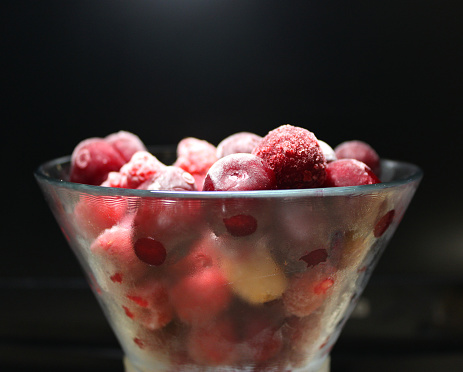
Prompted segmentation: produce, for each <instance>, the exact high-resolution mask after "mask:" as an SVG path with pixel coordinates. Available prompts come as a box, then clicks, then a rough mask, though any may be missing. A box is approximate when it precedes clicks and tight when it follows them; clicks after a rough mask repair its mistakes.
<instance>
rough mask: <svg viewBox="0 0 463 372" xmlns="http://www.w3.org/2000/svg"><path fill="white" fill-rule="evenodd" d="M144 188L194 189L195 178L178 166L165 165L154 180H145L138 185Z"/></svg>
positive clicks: (195, 188)
mask: <svg viewBox="0 0 463 372" xmlns="http://www.w3.org/2000/svg"><path fill="white" fill-rule="evenodd" d="M139 188H140V189H146V190H173V191H196V190H197V187H196V183H195V178H194V177H193V176H192V175H191V174H190V173H188V172H186V171H184V170H183V169H182V168H180V167H174V166H168V167H165V168H164V169H163V170H162V171H161V172H160V173H159V176H157V177H156V178H155V179H154V181H153V180H150V181H147V182H145V183H144V184H143V185H141V186H140V187H139Z"/></svg>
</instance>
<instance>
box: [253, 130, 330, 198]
mask: <svg viewBox="0 0 463 372" xmlns="http://www.w3.org/2000/svg"><path fill="white" fill-rule="evenodd" d="M252 153H253V154H254V155H257V156H259V157H261V158H262V159H264V160H265V161H266V162H267V163H268V165H269V166H270V168H272V169H273V171H274V172H275V177H276V180H277V187H278V188H280V189H296V188H311V187H318V186H321V185H322V184H323V182H324V180H325V167H326V160H325V156H324V155H323V151H322V149H321V147H320V144H319V143H318V140H317V138H316V137H315V135H314V134H313V133H312V132H309V131H308V130H307V129H304V128H300V127H294V126H292V125H282V126H280V127H278V128H276V129H274V130H272V131H270V132H269V133H268V134H267V135H266V136H265V137H264V138H263V139H262V141H261V142H260V143H259V144H258V145H257V147H256V148H254V150H253V152H252Z"/></svg>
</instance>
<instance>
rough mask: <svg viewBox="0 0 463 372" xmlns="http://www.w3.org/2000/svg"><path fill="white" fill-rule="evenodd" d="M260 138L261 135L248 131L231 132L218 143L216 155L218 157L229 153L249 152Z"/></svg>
mask: <svg viewBox="0 0 463 372" xmlns="http://www.w3.org/2000/svg"><path fill="white" fill-rule="evenodd" d="M261 140H262V137H261V136H258V135H257V134H254V133H250V132H238V133H235V134H232V135H231V136H228V137H227V138H225V139H223V140H222V141H221V142H220V143H219V144H218V146H217V157H218V158H219V159H220V158H223V157H224V156H227V155H230V154H237V153H248V154H250V153H251V152H252V150H254V148H255V147H256V146H257V144H258V143H259V142H260V141H261Z"/></svg>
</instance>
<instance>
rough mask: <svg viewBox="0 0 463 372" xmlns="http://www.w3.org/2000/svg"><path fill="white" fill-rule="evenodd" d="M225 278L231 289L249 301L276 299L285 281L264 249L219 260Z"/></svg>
mask: <svg viewBox="0 0 463 372" xmlns="http://www.w3.org/2000/svg"><path fill="white" fill-rule="evenodd" d="M223 270H224V274H225V277H226V278H227V280H228V281H229V282H230V286H231V288H232V290H233V292H234V293H235V294H236V295H238V296H240V297H241V298H242V299H244V300H246V301H247V302H249V303H251V304H262V303H264V302H268V301H272V300H276V299H278V298H280V297H281V295H282V294H283V292H284V291H285V289H286V287H287V285H288V280H287V279H286V276H285V274H284V272H283V271H282V270H281V268H280V267H279V266H278V264H277V263H276V262H275V261H274V259H273V258H272V256H271V254H270V253H269V252H268V251H267V250H266V249H265V248H261V247H260V248H259V249H256V250H254V251H252V252H250V253H246V254H244V255H242V256H239V257H238V256H227V257H224V260H223Z"/></svg>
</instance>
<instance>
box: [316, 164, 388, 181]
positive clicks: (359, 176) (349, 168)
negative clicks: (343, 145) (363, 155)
mask: <svg viewBox="0 0 463 372" xmlns="http://www.w3.org/2000/svg"><path fill="white" fill-rule="evenodd" d="M379 182H381V181H380V180H379V178H378V177H377V176H376V175H375V174H374V173H373V172H372V170H371V169H370V167H368V165H366V164H365V163H362V162H361V161H358V160H355V159H340V160H336V161H333V162H331V163H328V165H327V167H326V180H325V183H324V185H323V186H324V187H342V186H360V185H371V184H375V183H379Z"/></svg>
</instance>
